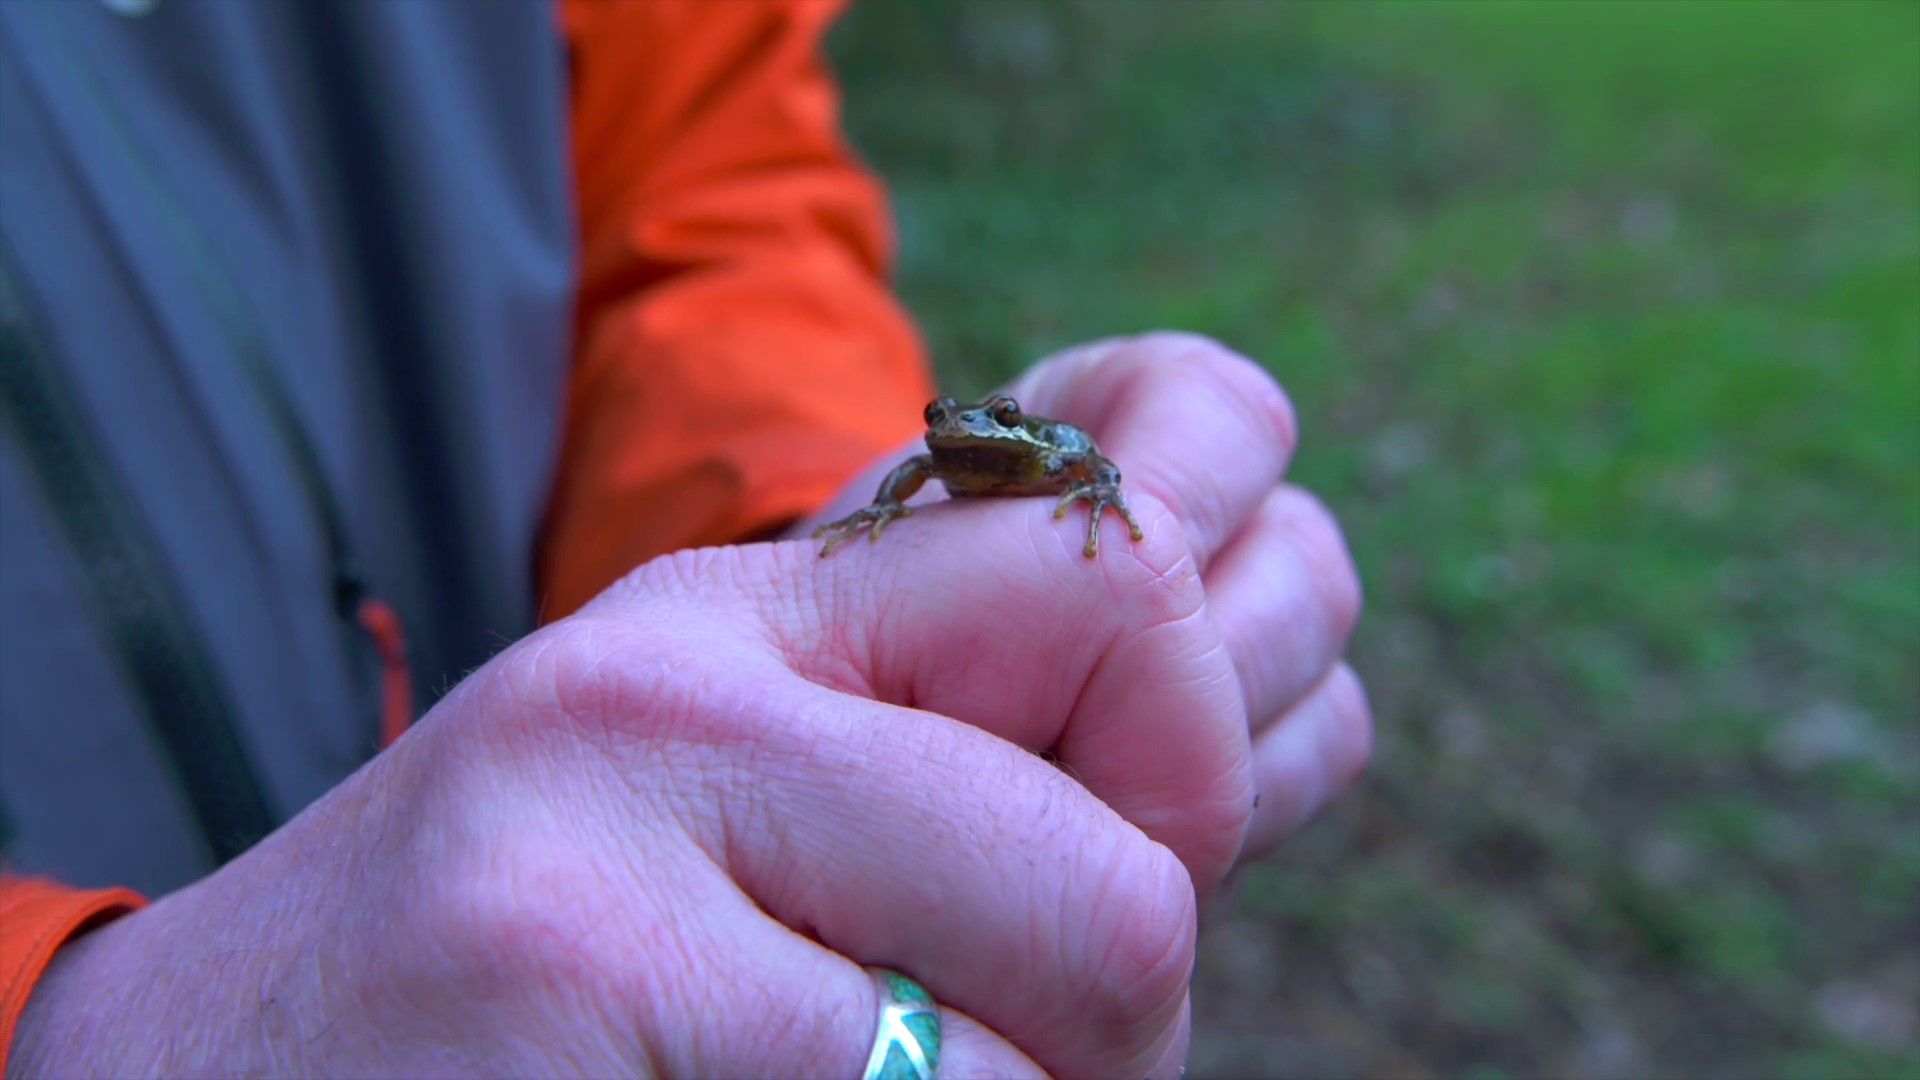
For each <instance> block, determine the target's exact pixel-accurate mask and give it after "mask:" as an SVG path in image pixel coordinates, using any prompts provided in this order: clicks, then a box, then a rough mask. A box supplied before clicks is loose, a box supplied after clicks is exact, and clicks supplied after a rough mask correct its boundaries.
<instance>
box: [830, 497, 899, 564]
mask: <svg viewBox="0 0 1920 1080" xmlns="http://www.w3.org/2000/svg"><path fill="white" fill-rule="evenodd" d="M912 513H913V507H911V506H907V505H906V504H904V503H897V502H876V503H872V504H870V505H867V506H863V507H861V508H860V509H858V510H855V511H854V512H853V513H851V514H848V515H847V516H846V517H843V518H841V519H840V520H839V521H830V522H828V523H827V524H825V525H822V526H820V527H819V528H817V529H815V530H813V538H814V539H815V540H818V539H820V538H821V537H823V536H824V537H826V538H827V542H826V545H825V546H824V547H822V548H821V549H820V557H821V558H823V559H824V558H826V557H827V556H828V555H831V554H833V549H834V548H837V547H839V546H840V545H841V543H843V542H845V541H847V540H851V539H853V537H854V535H855V534H856V533H858V532H859V531H860V530H861V529H867V530H868V531H867V539H868V540H878V539H880V534H881V533H882V532H883V531H885V530H886V527H887V522H889V521H892V520H894V519H895V518H903V517H908V516H910V515H911V514H912ZM869 527H870V528H869Z"/></svg>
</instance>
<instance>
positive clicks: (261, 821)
mask: <svg viewBox="0 0 1920 1080" xmlns="http://www.w3.org/2000/svg"><path fill="white" fill-rule="evenodd" d="M24 280H25V279H24V277H23V276H21V275H19V274H18V273H17V269H16V259H15V255H14V252H13V250H12V248H11V247H10V246H9V245H7V244H5V242H4V241H0V422H4V423H5V425H6V427H7V428H8V429H9V430H10V431H11V433H12V435H13V437H14V440H15V442H16V443H17V444H18V445H19V446H20V448H21V450H22V451H23V452H24V453H25V455H26V464H27V467H28V472H29V473H30V474H31V475H32V476H33V478H34V481H35V483H36V486H38V488H39V489H40V494H41V497H42V498H43V499H44V500H45V501H46V503H47V505H48V506H49V507H50V508H51V509H52V510H53V514H54V518H55V520H56V521H57V522H58V523H59V526H60V529H61V531H62V532H63V533H64V534H65V536H66V539H67V543H68V546H69V547H70V549H71V550H72V551H73V553H74V563H75V565H76V566H77V567H78V569H79V572H80V575H81V577H82V578H83V579H84V580H85V584H86V588H85V590H84V591H85V594H86V597H87V601H88V607H89V609H90V611H91V613H92V615H93V618H94V620H95V621H96V622H97V623H98V624H99V626H100V629H101V632H102V635H103V637H104V638H105V639H106V642H107V644H108V648H109V651H110V652H111V654H112V655H113V657H114V659H115V661H116V662H117V663H118V665H119V667H120V669H121V671H122V672H123V674H124V675H125V677H126V678H127V680H128V682H129V683H130V684H131V689H132V690H133V691H134V695H133V696H134V698H135V701H136V702H137V704H138V706H139V708H140V709H141V710H142V712H144V713H145V715H146V719H147V723H148V725H149V727H150V729H151V730H152V731H153V732H154V733H155V734H156V735H158V736H159V739H160V742H161V745H162V746H164V747H165V749H166V752H167V758H168V761H169V762H170V763H171V765H172V767H173V771H174V774H175V776H176V777H178V779H179V781H180V785H181V787H182V789H183V790H184V792H185V794H186V798H187V803H188V806H189V807H190V808H191V810H192V812H193V816H194V819H195V820H196V822H197V823H198V824H199V826H200V832H201V835H202V836H203V837H204V838H205V840H206V843H207V846H208V847H209V849H211V851H212V853H213V855H214V857H215V858H216V859H218V860H219V861H220V862H223V863H224V862H226V861H227V860H228V859H231V858H233V857H234V856H235V855H238V854H240V853H241V852H243V851H245V850H246V849H247V848H248V847H250V846H252V845H253V843H254V842H255V841H257V840H259V839H260V838H261V837H263V836H265V835H266V834H267V833H268V832H269V831H270V830H271V829H272V828H273V825H274V821H273V816H272V814H271V812H270V811H269V810H268V808H267V801H266V797H265V795H264V793H263V792H262V791H261V787H260V781H259V778H258V775H257V774H256V773H255V771H254V769H253V766H252V763H251V762H250V761H249V760H248V757H247V752H246V748H245V747H244V746H243V745H242V744H241V742H240V737H239V734H238V727H237V726H236V724H235V716H236V715H237V713H236V710H235V709H234V706H233V702H232V700H231V699H230V698H229V697H228V696H227V692H226V687H225V684H224V683H223V682H222V681H221V678H220V675H219V672H218V670H217V669H216V668H215V667H214V664H213V662H212V650H211V649H210V648H209V647H208V645H207V641H206V637H205V635H204V633H203V632H202V630H201V628H200V626H199V625H198V624H197V622H196V621H195V620H194V619H193V618H192V616H191V615H190V614H189V611H190V609H189V607H188V605H187V603H186V598H185V596H184V595H183V593H182V591H181V587H180V584H179V582H178V581H176V580H175V579H174V577H173V575H172V574H171V573H169V572H168V569H167V567H166V565H165V563H164V561H163V560H161V559H160V558H159V557H158V556H157V555H156V554H155V552H156V551H157V550H158V542H157V540H156V539H155V538H154V536H153V534H152V532H151V530H150V529H149V528H148V527H147V524H146V522H145V521H143V520H141V519H140V518H139V516H138V515H137V514H136V513H135V512H134V511H133V509H132V507H133V506H134V505H135V504H134V502H133V500H132V498H131V497H130V494H129V493H128V492H127V490H126V485H125V483H124V481H123V480H122V479H121V477H120V476H118V475H117V474H116V472H115V471H114V470H113V469H112V467H111V466H110V464H109V463H108V462H107V461H106V460H105V459H104V458H103V457H102V455H101V454H100V453H99V452H98V449H97V448H98V446H99V440H98V438H97V437H96V435H95V434H94V431H93V429H92V426H91V423H90V421H89V419H88V417H87V416H86V414H85V413H84V412H83V411H82V410H81V409H80V407H79V405H78V401H77V397H76V395H75V393H74V390H73V388H72V386H71V385H69V384H68V382H67V377H66V374H65V372H64V371H63V370H62V368H61V367H60V365H59V364H57V363H55V362H53V360H52V359H51V357H50V356H49V355H48V350H47V346H46V341H47V339H46V336H45V334H44V333H43V332H42V329H41V328H42V326H43V325H44V323H43V321H42V320H40V319H38V318H36V317H35V316H36V315H37V313H35V312H30V311H29V309H28V302H27V297H26V296H25V294H24V291H23V290H22V289H21V288H20V287H19V286H18V285H17V284H16V282H17V281H24Z"/></svg>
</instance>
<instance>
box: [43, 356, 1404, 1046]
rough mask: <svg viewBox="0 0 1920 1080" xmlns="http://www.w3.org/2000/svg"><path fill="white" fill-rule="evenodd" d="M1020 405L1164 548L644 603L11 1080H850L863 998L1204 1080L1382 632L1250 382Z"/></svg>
mask: <svg viewBox="0 0 1920 1080" xmlns="http://www.w3.org/2000/svg"><path fill="white" fill-rule="evenodd" d="M1010 391H1011V392H1012V393H1014V394H1015V395H1016V396H1017V397H1018V398H1019V399H1020V401H1021V402H1022V404H1024V405H1028V406H1029V407H1030V408H1032V409H1033V410H1034V411H1036V412H1042V413H1044V414H1046V415H1049V416H1056V417H1061V418H1063V419H1066V420H1069V421H1070V422H1073V423H1075V424H1078V425H1081V426H1083V427H1085V428H1086V429H1087V430H1088V431H1090V432H1092V433H1093V434H1094V435H1095V436H1096V437H1097V438H1098V439H1099V442H1100V446H1101V448H1102V449H1103V450H1104V451H1105V452H1106V453H1107V454H1108V455H1109V456H1111V457H1112V458H1113V459H1114V460H1115V461H1117V462H1119V463H1121V464H1122V466H1123V467H1124V468H1125V470H1126V477H1127V480H1126V484H1127V488H1128V491H1127V496H1128V499H1129V501H1130V503H1131V504H1132V505H1133V507H1134V511H1135V514H1136V516H1137V517H1138V519H1139V521H1140V524H1141V528H1142V533H1143V538H1142V539H1141V540H1140V541H1139V542H1137V543H1134V542H1131V541H1128V540H1127V539H1126V538H1125V536H1124V532H1123V530H1124V525H1123V524H1122V523H1121V522H1119V521H1118V520H1117V518H1113V517H1111V516H1109V518H1108V523H1107V524H1106V526H1105V527H1106V528H1108V529H1111V530H1113V533H1112V534H1111V538H1112V539H1113V540H1114V541H1115V542H1113V543H1111V544H1108V545H1103V546H1102V548H1101V551H1100V555H1099V557H1098V558H1097V559H1095V560H1091V561H1090V560H1088V559H1087V558H1086V557H1085V556H1084V555H1083V554H1082V550H1081V549H1082V544H1083V542H1084V536H1083V532H1084V525H1082V524H1079V523H1074V522H1061V521H1056V520H1054V519H1053V517H1052V509H1053V507H1052V503H1053V500H1052V499H1046V498H1027V499H975V500H967V501H963V502H955V503H953V504H952V505H940V506H930V507H928V508H927V509H926V510H925V511H924V512H922V513H919V514H916V515H915V516H914V517H913V518H911V519H910V520H908V521H907V522H903V523H900V524H898V525H896V526H895V527H894V528H893V529H892V530H891V531H890V532H889V534H888V536H887V542H886V543H880V544H866V543H861V544H851V545H848V546H847V548H846V549H845V550H844V551H842V552H840V553H838V554H836V555H835V557H834V558H831V559H824V560H823V559H820V558H818V556H817V553H816V545H814V544H813V543H811V542H809V541H806V540H805V539H797V540H793V541H788V542H782V543H766V544H752V545H745V546H741V547H736V548H728V549H718V550H704V551H697V552H687V553H682V554H680V555H676V556H673V557H669V558H665V559H661V560H657V561H655V562H653V563H649V564H648V565H646V566H644V567H641V568H639V569H638V570H636V571H635V572H634V573H633V574H632V575H630V576H629V577H627V578H626V579H625V580H623V581H622V582H620V583H619V584H617V585H615V586H614V587H612V588H611V589H609V590H608V591H607V592H606V593H604V594H603V595H602V596H601V597H600V598H599V599H597V600H595V601H594V602H593V603H592V604H590V605H588V606H587V607H586V608H585V609H583V610H582V611H581V612H579V613H578V614H577V615H575V616H573V617H571V618H568V619H565V620H562V621H561V622H559V623H556V624H555V625H553V626H551V627H548V628H546V629H544V630H542V631H540V632H538V633H535V634H533V635H531V636H529V637H528V638H526V639H524V640H523V641H521V642H520V643H518V644H516V645H515V646H513V647H512V648H510V649H508V650H507V651H506V652H505V653H503V654H502V655H501V656H499V657H497V658H495V659H494V660H493V661H492V662H491V663H489V664H488V665H486V666H485V667H483V668H481V669H480V670H479V671H478V672H476V673H474V674H473V675H472V676H470V677H469V678H467V679H466V680H465V681H464V682H463V683H462V684H461V685H460V686H459V687H457V688H456V689H455V691H454V692H453V693H452V694H450V695H449V696H448V697H447V698H446V699H445V700H444V701H442V702H441V703H440V704H439V705H438V706H436V707H435V709H434V710H433V711H432V712H431V713H430V714H429V715H428V716H427V718H426V719H424V720H423V721H422V722H421V723H420V724H419V725H417V726H416V727H415V729H414V730H413V731H412V732H410V733H409V734H408V735H407V736H406V737H405V738H403V739H402V740H401V741H400V742H399V743H398V744H396V745H395V746H394V747H393V748H392V749H391V750H390V751H388V752H387V753H384V754H382V755H380V756H379V757H378V758H377V759H375V760H374V761H373V762H371V763H370V764H368V765H367V766H366V767H365V768H363V769H361V770H360V771H359V772H357V773H356V774H354V776H352V777H351V778H349V779H348V780H347V781H345V782H344V783H342V784H341V785H340V786H339V787H338V788H336V789H335V790H334V791H333V792H331V793H330V794H328V795H327V796H326V797H324V798H323V799H321V800H320V801H319V802H317V803H316V804H314V805H313V806H312V807H310V808H309V809H308V810H307V812H306V813H304V814H302V815H301V816H300V817H299V818H297V819H295V820H294V821H293V822H291V823H289V824H288V825H286V826H284V827H283V828H281V829H280V830H279V831H278V832H276V833H275V834H274V835H273V836H271V837H269V838H268V839H267V840H266V841H264V842H263V843H262V844H260V845H259V846H258V847H256V848H255V849H253V850H252V851H250V852H248V853H247V854H246V855H244V856H242V857H241V858H239V859H236V860H235V861H234V862H232V863H231V864H229V865H228V866H227V867H225V868H224V869H222V870H221V871H219V872H218V873H216V874H214V875H212V876H211V877H209V878H207V879H205V880H203V881H201V882H199V883H197V884H195V885H193V886H191V887H189V888H186V889H182V890H180V891H178V892H176V893H173V894H171V895H169V896H167V897H164V898H162V899H160V900H159V901H158V902H157V903H155V904H154V905H153V906H152V907H151V908H149V909H147V910H145V911H143V912H140V913H138V914H135V915H133V916H129V917H127V918H125V919H122V920H120V921H118V922H115V923H112V924H110V925H109V926H107V927H105V928H104V929H101V930H99V931H96V932H94V933H93V934H91V935H89V936H87V937H85V938H83V939H81V940H80V941H79V942H78V943H76V944H74V945H71V946H69V947H67V948H66V949H64V950H63V951H62V953H61V954H60V956H59V958H58V959H57V960H56V962H55V965H54V967H53V969H52V970H51V971H50V972H49V974H48V976H47V978H46V979H45V980H44V981H43V982H42V984H41V986H40V988H39V989H38V990H36V992H35V994H34V996H33V998H32V999H30V1001H29V1004H28V1008H27V1013H26V1015H25V1017H24V1018H23V1021H22V1025H21V1028H20V1030H19V1032H18V1033H17V1035H16V1038H15V1044H14V1047H13V1055H12V1058H11V1060H10V1062H9V1066H8V1073H9V1075H21V1076H31V1075H79V1074H93V1075H99V1074H113V1075H129V1074H152V1073H173V1074H182V1073H184V1074H209V1073H214V1074H230V1073H237V1072H264V1073H273V1074H279V1073H327V1074H334V1075H368V1074H383V1075H408V1074H431V1075H451V1074H469V1073H471V1074H493V1075H545V1074H561V1075H569V1074H581V1075H782V1076H788V1075H834V1076H853V1075H857V1074H858V1073H859V1070H860V1067H861V1065H862V1063H863V1062H864V1060H865V1056H866V1053H867V1050H868V1046H869V1040H870V1039H871V1036H872V1032H873V1022H874V1015H875V999H874V991H873V989H872V986H871V984H870V983H869V982H868V981H867V979H866V978H865V976H864V975H863V974H862V972H861V970H860V967H859V965H860V964H862V963H885V964H888V965H891V966H895V967H898V968H900V969H901V970H904V971H906V972H908V973H910V974H912V975H913V976H914V977H916V978H918V979H919V980H920V981H921V982H922V983H924V984H925V985H926V987H927V988H928V990H929V991H931V992H932V993H933V995H934V996H935V997H936V998H937V999H938V1000H939V1001H940V1003H941V1005H942V1012H943V1022H944V1025H945V1028H946V1031H947V1046H946V1051H945V1055H944V1060H943V1062H942V1071H943V1073H944V1074H946V1075H950V1076H975V1075H1015V1076H1018V1075H1035V1074H1038V1073H1039V1072H1041V1071H1045V1072H1048V1073H1051V1074H1054V1075H1062V1076H1082V1075H1102V1076H1143V1075H1153V1076H1172V1075H1175V1074H1176V1073H1177V1072H1178V1069H1179V1064H1180V1062H1181V1060H1182V1059H1183V1058H1184V1054H1185V1044H1186V1022H1187V1021H1186V1017H1187V1012H1188V1006H1187V983H1188V977H1189V974H1190V971H1191V967H1192V961H1193V948H1194V938H1195V934H1196V932H1197V921H1198V920H1197V916H1196V911H1197V910H1198V906H1199V905H1200V904H1201V903H1203V902H1204V901H1205V900H1206V899H1207V898H1208V897H1209V896H1210V895H1211V894H1213V893H1214V892H1215V891H1216V890H1217V889H1218V887H1219V886H1220V883H1221V882H1222V880H1223V879H1224V878H1225V877H1226V875H1227V874H1228V872H1229V871H1230V870H1231V868H1232V867H1233V866H1235V865H1236V863H1237V862H1240V861H1244V860H1246V859H1248V858H1252V857H1255V856H1257V855H1258V854H1261V853H1264V852H1265V851H1267V850H1270V849H1271V848H1272V847H1273V846H1274V845H1276V844H1277V843H1278V842H1279V841H1280V840H1281V839H1283V838H1284V837H1285V836H1286V835H1287V834H1288V833H1290V832H1291V831H1292V830H1293V829H1294V828H1296V827H1297V826H1298V825H1299V824H1300V823H1301V822H1302V821H1304V820H1305V819H1306V818H1307V817H1308V816H1310V815H1311V814H1312V813H1313V812H1314V811H1315V810H1316V809H1317V808H1318V807H1319V806H1320V805H1321V804H1322V803H1324V801H1325V800H1327V799H1328V798H1330V797H1331V796H1332V795H1334V794H1335V793H1337V792H1338V791H1339V790H1340V789H1341V788H1343V787H1344V786H1345V785H1346V784H1347V782H1348V781H1349V780H1350V779H1351V778H1352V777H1353V775H1354V774H1355V773H1356V772H1357V771H1358V770H1359V768H1360V767H1361V765H1362V763H1363V762H1364V761H1365V758H1366V756H1367V753H1368V747H1369V745H1370V737H1371V735H1370V720H1369V718H1368V714H1367V709H1366V704H1365V699H1364V695H1363V694H1362V693H1361V691H1360V688H1359V684H1358V682H1357V680H1355V679H1354V677H1353V675H1352V673H1351V672H1350V671H1349V670H1348V669H1347V668H1346V667H1345V665H1344V664H1342V663H1341V662H1340V656H1341V653H1342V652H1343V650H1344V647H1345V641H1346V637H1347V634H1348V631H1349V630H1350V628H1351V626H1352V623H1353V620H1354V617H1355V614H1356V612H1357V610H1358V604H1359V589H1358V585H1357V582H1356V581H1355V579H1354V575H1353V570H1352V567H1351V564H1350V562H1349V561H1348V559H1347V556H1346V550H1345V546H1344V543H1343V542H1342V540H1341V538H1340V535H1339V532H1338V529H1337V527H1336V526H1335V525H1334V523H1333V521H1332V519H1331V518H1330V517H1329V516H1328V515H1327V514H1326V512H1325V511H1324V510H1323V509H1322V508H1321V507H1320V506H1319V504H1318V503H1316V502H1314V501H1313V500H1312V499H1311V498H1310V497H1309V496H1307V495H1305V494H1304V493H1302V492H1300V491H1298V490H1297V489H1294V488H1290V487H1287V486H1285V485H1284V484H1282V483H1281V475H1282V472H1283V470H1284V468H1285V465H1286V462H1287V460H1288V457H1289V456H1290V454H1291V452H1292V448H1293V442H1294V436H1293V432H1294V427H1293V415H1292V410H1291V408H1290V407H1289V406H1288V405H1287V403H1286V399H1285V397H1284V396H1283V395H1282V394H1281V392H1280V390H1279V388H1278V387H1277V386H1275V385H1274V384H1273V382H1272V381H1271V379H1270V378H1269V377H1268V376H1266V375H1265V374H1264V373H1263V372H1261V371H1260V370H1259V369H1258V368H1257V367H1255V366H1254V365H1252V364H1251V363H1249V362H1248V361H1246V360H1244V359H1242V358H1240V357H1237V356H1235V355H1234V354H1232V353H1231V352H1229V351H1227V350H1226V349H1224V348H1222V347H1220V346H1218V345H1216V344H1214V343H1212V342H1209V341H1206V340H1205V339H1200V338H1194V337H1190V336H1185V335H1150V336H1147V337H1145V338H1136V339H1125V340H1116V341H1110V342H1099V343H1095V344H1093V345H1089V346H1085V347H1082V348H1080V349H1077V350H1072V351H1070V352H1068V353H1065V354H1062V355H1061V356H1058V357H1055V358H1053V359H1052V360H1050V361H1048V362H1046V363H1044V364H1042V365H1040V366H1039V367H1037V368H1036V369H1035V370H1033V371H1031V372H1029V373H1028V375H1027V376H1026V377H1024V378H1023V379H1021V380H1019V381H1018V382H1017V383H1016V384H1015V386H1014V387H1012V388H1010ZM908 450H909V448H907V447H903V448H902V455H895V456H892V457H889V458H888V459H886V460H882V461H878V462H876V463H875V464H874V466H873V468H872V469H871V470H870V471H869V472H868V474H866V475H863V476H862V477H859V478H856V479H855V480H854V481H852V482H851V483H850V484H849V485H848V487H847V489H846V490H845V491H844V492H843V493H842V495H841V496H840V497H839V498H837V499H836V500H835V501H834V503H833V504H832V505H830V506H828V507H826V508H823V510H822V511H821V512H820V514H818V515H816V516H815V517H814V518H811V519H809V520H808V521H805V522H801V523H799V524H798V525H797V526H796V527H795V530H794V532H793V535H794V536H796V537H804V535H805V533H806V532H807V531H808V530H809V529H810V528H811V527H812V526H813V525H814V524H817V523H818V522H820V521H828V520H833V519H835V518H837V517H840V516H842V515H844V514H845V513H847V512H849V511H850V510H852V509H854V508H856V507H858V506H860V505H863V504H864V503H865V502H867V501H868V500H869V499H870V498H871V495H872V492H873V490H874V485H875V484H876V483H877V481H878V478H879V476H881V475H884V473H885V472H886V471H887V470H888V469H890V468H892V467H893V466H894V465H895V464H897V463H898V461H899V460H900V457H901V456H903V455H904V454H905V453H906V452H907V451H908ZM1041 751H1045V752H1047V753H1048V754H1049V755H1050V756H1052V757H1056V758H1057V759H1058V762H1059V764H1058V765H1057V766H1056V765H1055V764H1053V763H1052V762H1050V761H1049V760H1048V759H1047V758H1043V757H1042V756H1041V754H1040V752H1041ZM1256 796H1258V798H1257V799H1256ZM1256 802H1257V803H1258V806H1257V808H1256V805H1255V804H1256Z"/></svg>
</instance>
